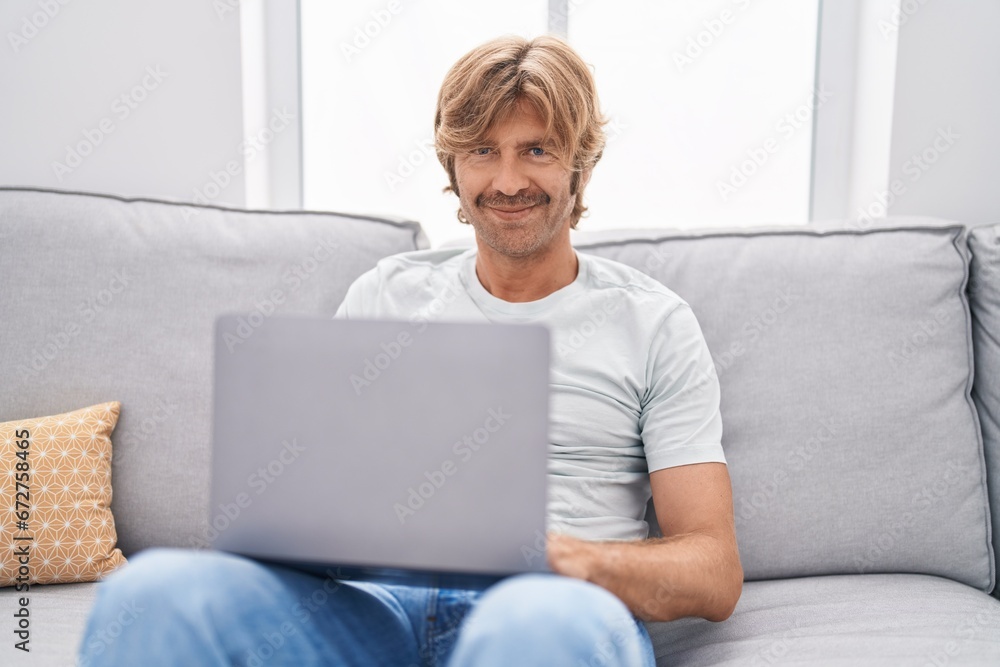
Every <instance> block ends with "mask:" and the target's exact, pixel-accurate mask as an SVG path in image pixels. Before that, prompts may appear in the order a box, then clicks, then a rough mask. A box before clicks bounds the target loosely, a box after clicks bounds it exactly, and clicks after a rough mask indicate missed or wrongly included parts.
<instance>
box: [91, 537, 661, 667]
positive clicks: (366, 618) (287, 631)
mask: <svg viewBox="0 0 1000 667" xmlns="http://www.w3.org/2000/svg"><path fill="white" fill-rule="evenodd" d="M330 574H333V573H330ZM99 586H100V588H99V590H98V594H97V600H96V602H95V604H94V608H93V611H92V612H91V616H90V619H89V621H88V623H87V629H86V631H85V633H84V638H83V643H82V645H81V648H80V661H79V665H80V667H96V666H103V665H129V666H132V665H149V666H154V665H184V666H185V667H196V666H198V665H220V666H221V665H245V666H246V667H260V666H263V665H295V666H296V667H307V666H311V665H364V666H365V667H369V666H373V665H400V666H406V667H410V666H413V667H424V666H425V665H433V666H437V665H446V664H447V665H461V666H464V665H475V666H477V667H478V666H480V665H482V666H485V667H489V666H492V665H503V666H505V667H506V666H509V665H519V666H522V665H524V666H527V665H558V666H562V665H566V666H572V667H578V666H579V667H591V666H594V667H596V666H599V665H628V666H631V665H635V666H636V667H638V666H640V665H641V666H643V667H653V666H654V665H655V660H654V657H653V649H652V644H651V642H650V639H649V635H648V634H647V633H646V629H645V627H644V626H643V625H642V623H641V622H639V621H638V620H636V618H635V617H634V616H632V614H631V613H630V612H629V611H628V609H627V608H626V607H625V605H624V604H623V603H622V602H621V601H620V600H619V599H618V598H617V597H615V596H614V595H612V594H611V593H609V592H608V591H606V590H604V589H603V588H601V587H599V586H595V585H594V584H590V583H587V582H585V581H581V580H578V579H571V578H568V577H561V576H557V575H543V574H526V575H519V576H515V577H510V578H508V579H505V580H503V581H501V582H500V583H498V584H495V585H493V586H491V587H490V588H488V589H486V591H473V590H463V589H449V588H424V587H415V586H402V585H386V584H375V583H371V582H361V581H350V580H345V579H338V578H335V577H331V576H327V577H324V576H321V575H315V574H309V573H306V572H302V571H299V570H294V569H290V568H285V567H279V566H275V565H267V564H263V563H259V562H257V561H255V560H251V559H248V558H243V557H240V556H234V555H231V554H225V553H220V552H213V551H187V550H179V549H153V550H149V551H146V552H143V553H141V554H139V555H138V556H136V557H135V558H134V559H132V561H131V562H130V563H129V565H128V566H126V567H125V568H123V569H122V570H120V571H118V572H116V573H115V574H113V575H111V576H110V577H109V578H108V579H107V580H106V581H104V582H102V583H101V584H99Z"/></svg>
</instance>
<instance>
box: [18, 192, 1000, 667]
mask: <svg viewBox="0 0 1000 667" xmlns="http://www.w3.org/2000/svg"><path fill="white" fill-rule="evenodd" d="M456 224H457V223H456ZM582 227H584V228H586V221H584V223H583V225H582ZM456 231H458V230H456ZM574 234H576V236H575V237H574V239H575V241H574V243H575V244H576V245H577V247H578V249H579V250H580V251H581V252H590V253H594V254H599V255H603V256H605V257H609V258H611V259H615V260H618V261H621V262H624V263H627V264H631V265H633V266H635V267H637V268H639V269H640V270H643V271H645V272H647V273H649V274H651V275H652V276H654V277H655V278H657V279H659V280H661V281H662V282H663V283H664V284H666V285H667V286H668V287H670V288H671V289H673V290H674V291H676V292H677V293H679V294H680V295H681V296H682V297H684V298H685V299H686V300H687V301H688V302H689V303H690V304H691V305H692V307H693V308H694V311H695V313H696V314H697V316H698V318H699V321H700V322H701V325H702V328H703V330H704V332H705V336H706V338H707V340H708V343H709V346H710V347H711V349H712V350H713V353H714V356H715V359H716V368H717V371H718V374H719V380H720V382H721V385H722V401H723V404H722V411H723V419H724V424H725V435H724V442H723V444H724V446H725V449H726V452H727V456H728V458H729V463H730V473H731V475H732V479H733V484H734V493H735V503H736V517H737V530H738V535H739V542H740V549H741V554H742V559H743V564H744V568H745V571H746V579H747V581H746V584H745V585H744V590H743V597H742V599H741V600H740V603H739V605H738V607H737V610H736V612H735V614H734V615H733V617H732V618H730V619H729V620H728V621H726V622H724V623H710V622H707V621H702V620H699V619H682V620H680V621H675V622H672V623H665V624H651V625H650V630H651V634H652V636H653V638H654V642H655V644H656V650H657V655H658V659H659V664H660V665H724V664H730V665H748V664H749V665H754V664H761V665H770V664H804V663H810V664H818V665H830V664H844V665H847V664H850V665H861V664H877V665H945V664H948V665H955V664H984V665H985V664H1000V601H998V600H997V599H994V598H993V597H991V596H990V595H989V593H990V592H991V591H993V590H994V587H995V584H996V577H995V563H994V549H995V547H996V546H997V542H998V536H1000V522H998V519H1000V226H992V227H981V228H977V229H971V230H970V229H967V228H966V227H964V226H963V225H961V224H958V223H954V222H949V221H941V220H926V219H917V220H915V219H907V220H890V221H887V222H886V223H885V224H883V225H881V226H880V227H879V228H864V229H861V228H857V227H856V226H854V227H852V226H851V225H849V224H838V223H830V224H825V225H810V226H808V227H794V228H792V227H789V228H767V229H748V230H741V231H724V230H719V231H707V232H700V233H688V232H677V231H667V230H646V231H633V232H615V233H587V232H574ZM426 245H427V243H426V239H425V237H424V235H423V233H422V232H421V230H420V228H419V226H418V225H417V224H416V223H413V222H405V221H399V220H385V219H377V218H367V217H361V216H348V215H337V214H327V213H310V212H261V211H239V210H230V209H225V208H221V207H211V206H189V205H182V204H177V203H170V202H160V201H153V200H127V199H121V198H117V197H111V196H101V195H89V194H79V193H67V192H53V191H42V190H33V189H23V188H0V277H2V281H3V282H2V285H3V287H2V291H0V322H2V323H3V330H2V331H3V333H2V345H0V377H2V378H3V380H4V381H3V383H2V385H0V421H9V420H14V419H21V418H28V417H36V416H43V415H49V414H57V413H60V412H67V411H70V410H73V409H76V408H81V407H85V406H89V405H93V404H97V403H101V402H105V401H110V400H117V401H121V403H122V413H121V419H120V420H119V424H118V427H117V428H116V430H115V431H114V433H113V436H112V439H113V442H114V448H115V450H114V464H113V489H114V500H113V505H112V508H113V510H114V514H115V518H116V524H117V531H118V538H119V545H120V546H121V548H122V550H123V552H124V553H125V555H126V556H130V555H132V554H134V553H136V552H137V551H138V550H140V549H143V548H146V547H150V546H162V545H169V546H180V547H200V546H202V545H204V543H205V539H204V538H205V535H206V534H207V527H208V519H209V516H210V511H211V510H210V508H209V507H208V504H209V502H208V463H209V454H210V451H209V446H210V442H209V433H210V419H211V414H210V413H211V401H210V392H211V366H212V363H211V349H212V346H211V333H212V324H213V320H214V318H215V316H216V315H217V314H218V313H219V312H223V311H226V312H244V313H248V314H249V313H252V312H255V311H256V312H258V313H260V314H261V315H263V316H264V317H263V319H264V320H266V317H267V316H269V315H268V313H269V312H276V313H280V314H292V313H304V314H315V315H321V316H331V315H332V314H333V313H334V311H335V310H336V308H337V306H338V305H339V303H340V301H341V299H342V298H343V296H344V294H345V292H346V290H347V287H348V285H349V284H350V283H351V281H352V280H354V278H356V277H357V276H358V275H360V274H361V273H362V272H364V271H365V270H367V269H369V268H370V267H372V266H373V265H374V264H375V263H376V262H377V261H378V259H379V258H381V257H384V256H386V255H389V254H393V253H399V252H406V251H412V250H416V249H419V248H423V247H426ZM456 250H457V249H456ZM115 271H117V272H120V273H124V274H125V275H126V276H127V277H128V285H127V286H126V288H125V289H122V290H119V291H118V292H117V293H115V294H114V295H112V297H111V298H110V299H103V300H102V301H103V302H102V304H101V305H102V307H101V309H100V310H99V311H98V312H97V315H96V317H92V318H90V319H89V320H88V321H86V322H82V321H79V324H80V325H81V326H80V327H79V333H78V334H76V335H74V336H73V337H71V338H69V339H68V340H66V339H61V344H60V345H56V346H52V347H49V348H48V351H49V352H50V354H48V355H47V356H46V357H45V358H44V359H43V360H42V361H43V363H41V364H35V365H32V364H31V363H26V361H30V360H31V359H32V357H33V356H35V355H37V353H38V352H39V350H40V349H41V348H42V346H43V345H44V344H45V343H46V341H48V340H49V338H48V337H49V336H50V335H51V334H53V333H54V332H57V331H62V330H65V327H66V325H67V324H68V323H71V322H77V321H78V320H79V319H80V317H81V314H80V313H81V310H80V309H81V304H85V303H93V302H94V299H95V297H96V295H99V294H101V293H102V290H106V288H107V285H108V283H109V281H110V280H111V279H112V274H113V272H115ZM276 295H279V296H280V299H278V298H275V296H276ZM3 494H4V495H3V496H2V497H3V498H4V499H5V500H6V498H7V494H8V490H7V489H6V488H4V491H3ZM991 507H992V509H993V512H992V518H991V513H990V509H991ZM991 540H992V542H991ZM97 585H99V584H58V585H50V586H35V587H33V588H32V589H31V592H30V596H31V614H32V636H31V647H32V651H31V653H30V654H28V655H25V654H23V653H22V652H20V651H15V650H14V649H13V646H12V644H13V641H12V640H9V639H8V640H5V641H4V642H3V644H2V645H0V664H3V665H21V664H25V665H72V664H73V663H74V657H73V656H74V653H75V649H76V646H77V644H78V642H79V641H80V637H81V633H82V629H83V622H84V619H85V617H86V614H87V611H88V608H89V605H90V604H91V602H92V600H93V596H94V592H95V588H96V586H97ZM14 605H15V593H14V591H13V590H12V589H2V590H0V619H7V620H6V621H0V636H8V637H9V631H10V630H12V629H13V625H12V621H11V618H12V617H11V614H10V613H8V610H9V611H10V612H12V611H13V609H14ZM139 613H141V612H139ZM127 621H128V619H127V618H123V623H122V625H121V627H115V628H107V629H106V630H107V636H108V637H110V638H111V639H110V641H113V637H114V636H117V634H119V633H121V632H127V631H128V627H127V625H128V623H127ZM5 624H7V625H9V626H10V627H7V625H5Z"/></svg>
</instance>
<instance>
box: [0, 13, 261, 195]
mask: <svg viewBox="0 0 1000 667" xmlns="http://www.w3.org/2000/svg"><path fill="white" fill-rule="evenodd" d="M63 3H65V4H63ZM237 4H238V3H237V0H218V2H214V3H213V2H209V1H207V0H172V1H171V2H128V1H127V0H90V1H88V2H83V1H82V0H76V1H75V2H71V1H69V0H62V2H60V1H59V0H3V2H2V3H0V33H2V35H3V43H2V44H0V99H2V102H0V184H2V185H24V186H39V187H56V188H62V189H69V190H86V191H95V192H110V193H115V194H121V195H127V196H141V195H144V196H155V197H164V198H174V199H181V200H186V201H193V200H196V196H195V189H198V190H199V191H202V192H205V194H206V198H207V199H208V200H210V201H214V202H218V203H224V204H228V205H237V206H242V205H243V203H244V201H245V187H244V178H243V174H242V169H243V166H244V155H243V151H242V150H241V147H240V146H241V143H242V142H243V141H244V137H243V120H242V96H241V83H240V17H239V12H238V9H237ZM220 7H221V8H228V9H231V11H225V12H218V11H217V8H220ZM46 10H47V11H46ZM220 14H221V15H220ZM50 15H51V16H50ZM151 72H158V73H159V74H158V75H157V76H153V75H152V74H150V73H151ZM123 95H124V96H125V98H124V99H123V98H122V96H123ZM133 107H134V108H133ZM102 127H103V130H102ZM107 130H111V131H110V133H107ZM88 137H89V138H88ZM91 146H93V150H92V151H90V152H89V154H88V155H86V156H85V157H82V158H81V159H80V161H79V163H76V162H75V160H74V159H73V158H69V160H70V163H69V164H68V165H67V168H68V171H63V170H62V169H61V168H60V167H58V166H57V163H62V164H66V163H67V153H68V151H69V147H79V149H80V150H81V151H84V152H86V151H87V150H88V148H89V147H91ZM227 163H232V164H230V167H233V168H238V169H239V170H240V173H239V174H237V176H236V177H234V178H228V181H229V182H228V183H227V182H226V181H227V177H228V174H226V173H225V170H226V165H227ZM213 173H214V174H215V176H216V180H217V181H218V182H220V183H222V184H223V187H216V186H215V184H214V183H213V181H212V175H213ZM206 187H207V192H206ZM213 195H214V196H213Z"/></svg>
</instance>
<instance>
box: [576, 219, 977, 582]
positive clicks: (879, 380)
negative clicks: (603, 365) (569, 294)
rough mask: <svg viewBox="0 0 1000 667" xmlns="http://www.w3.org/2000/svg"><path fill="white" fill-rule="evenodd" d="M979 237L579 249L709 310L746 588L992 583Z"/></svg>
mask: <svg viewBox="0 0 1000 667" xmlns="http://www.w3.org/2000/svg"><path fill="white" fill-rule="evenodd" d="M964 234H965V230H964V228H963V227H962V226H960V225H948V224H945V225H943V226H938V227H934V226H929V227H928V226H907V225H900V226H897V227H894V228H890V229H870V230H858V229H844V228H837V226H828V227H824V226H822V225H810V226H808V227H796V228H782V229H777V228H771V229H753V230H736V231H732V232H725V231H713V232H706V233H700V234H699V233H685V232H663V231H645V232H643V231H629V232H615V233H600V234H591V235H590V237H589V240H581V239H580V238H579V237H578V240H577V241H575V245H576V247H577V248H578V249H579V250H581V251H583V252H590V253H594V254H598V255H601V256H604V257H608V258H610V259H613V260H617V261H620V262H623V263H625V264H629V265H631V266H634V267H636V268H638V269H640V270H642V271H644V272H646V273H648V274H649V275H651V276H653V277H654V278H656V279H658V280H660V281H661V282H662V283H663V284H664V285H666V286H667V287H668V288H670V289H672V290H673V291H675V292H677V293H678V294H679V295H680V296H681V297H683V298H684V299H685V300H687V301H688V303H690V304H691V306H692V308H693V309H694V312H695V314H696V315H697V317H698V320H699V322H700V324H701V326H702V329H703V331H704V333H705V337H706V339H707V341H708V345H709V347H710V349H711V350H712V351H713V356H714V358H715V362H716V370H717V373H718V376H719V381H720V384H721V387H722V417H723V423H724V429H723V431H724V432H723V446H724V448H725V452H726V456H727V459H728V461H729V467H730V475H731V477H732V480H733V491H734V501H735V510H736V522H737V533H738V538H739V544H740V552H741V555H742V559H743V565H744V569H745V572H746V576H747V578H748V579H751V580H752V579H771V578H784V577H800V576H809V575H826V574H844V573H864V572H915V573H925V574H933V575H939V576H943V577H948V578H951V579H954V580H957V581H960V582H964V583H967V584H969V585H971V586H975V587H976V588H980V589H983V590H990V589H991V588H992V585H993V576H994V575H993V554H992V549H991V547H990V538H989V513H988V512H989V509H988V505H987V496H986V486H985V464H984V460H983V447H982V441H981V438H980V434H979V427H978V421H977V416H976V410H975V407H974V405H973V402H972V399H971V396H970V392H971V389H972V376H973V373H972V370H973V369H972V367H973V357H972V347H971V333H970V316H969V308H968V303H967V300H966V297H965V294H964V288H965V283H966V278H967V272H968V256H967V249H966V244H965V239H964ZM993 330H994V331H996V329H993ZM994 405H995V402H994Z"/></svg>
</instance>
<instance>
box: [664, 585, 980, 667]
mask: <svg viewBox="0 0 1000 667" xmlns="http://www.w3.org/2000/svg"><path fill="white" fill-rule="evenodd" d="M647 627H648V628H649V631H650V635H651V636H652V638H653V645H654V647H655V649H656V656H657V664H659V665H690V666H694V665H740V666H741V667H743V666H745V665H773V664H781V665H789V664H810V665H824V666H827V665H851V666H852V667H853V666H857V665H945V664H947V665H998V664H1000V602H998V601H997V600H995V599H993V598H991V597H990V596H988V595H986V594H985V593H983V592H981V591H977V590H975V589H973V588H971V587H969V586H966V585H964V584H959V583H956V582H953V581H949V580H947V579H941V578H938V577H932V576H927V575H914V574H871V575H838V576H828V577H807V578H802V579H783V580H773V581H754V582H747V583H745V584H744V585H743V596H742V597H741V598H740V602H739V604H738V605H737V607H736V611H735V612H734V613H733V616H732V617H730V618H729V620H727V621H725V622H723V623H711V622H709V621H704V620H702V619H691V618H685V619H681V620H678V621H674V622H671V623H650V624H648V625H647Z"/></svg>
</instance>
